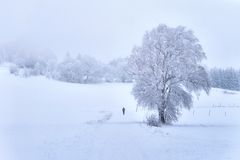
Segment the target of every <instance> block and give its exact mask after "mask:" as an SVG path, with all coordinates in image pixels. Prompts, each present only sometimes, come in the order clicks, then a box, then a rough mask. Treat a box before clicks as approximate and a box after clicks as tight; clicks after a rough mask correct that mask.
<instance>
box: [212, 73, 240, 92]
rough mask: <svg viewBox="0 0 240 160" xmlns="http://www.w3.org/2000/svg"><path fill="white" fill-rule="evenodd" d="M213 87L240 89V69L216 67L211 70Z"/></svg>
mask: <svg viewBox="0 0 240 160" xmlns="http://www.w3.org/2000/svg"><path fill="white" fill-rule="evenodd" d="M209 76H210V80H211V84H212V87H215V88H222V89H229V90H236V91H239V90H240V70H236V69H233V68H227V69H220V68H214V69H211V70H210V72H209Z"/></svg>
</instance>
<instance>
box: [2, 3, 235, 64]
mask: <svg viewBox="0 0 240 160" xmlns="http://www.w3.org/2000/svg"><path fill="white" fill-rule="evenodd" d="M239 16H240V1H238V0H218V1H215V0H211V1H208V0H198V1H190V0H181V1H178V0H169V1H163V0H148V1H146V0H141V1H139V0H132V1H131V2H130V1H128V0H121V1H120V0H119V1H111V0H102V1H97V0H89V1H80V0H65V1H64V0H51V1H49V0H21V1H19V0H7V1H4V0H1V1H0V35H1V36H0V45H2V46H4V45H9V44H11V45H17V46H21V47H25V48H31V49H35V50H47V51H48V52H49V51H51V52H54V53H55V54H56V55H57V56H58V57H59V58H61V57H63V56H64V55H65V54H66V52H70V53H71V54H72V55H77V54H78V53H81V54H86V55H90V56H93V57H95V58H97V59H100V60H101V61H104V62H108V61H110V60H111V59H113V58H118V57H126V56H128V55H130V54H131V51H132V48H133V46H134V45H140V44H141V40H142V36H143V35H144V33H145V32H146V31H147V30H151V29H152V28H154V27H156V26H157V25H158V24H161V23H164V24H167V25H169V26H172V27H175V26H178V25H182V26H186V27H187V28H189V29H191V30H193V31H194V33H195V35H196V36H197V37H198V38H199V40H200V43H201V44H202V46H203V48H204V51H205V52H206V55H207V57H208V59H207V60H206V61H205V64H206V65H207V66H209V67H214V66H216V67H230V66H232V67H235V68H240V63H239V62H238V61H239V59H240V45H239V39H240V31H239V28H240V21H239Z"/></svg>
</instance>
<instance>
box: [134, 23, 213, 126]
mask: <svg viewBox="0 0 240 160" xmlns="http://www.w3.org/2000/svg"><path fill="white" fill-rule="evenodd" d="M204 58H206V56H205V53H204V52H203V49H202V47H201V45H200V44H199V41H198V39H197V38H196V37H195V36H194V35H193V32H192V31H190V30H186V29H185V27H181V26H179V27H176V28H170V27H168V26H166V25H159V26H158V27H157V28H154V29H153V30H152V31H150V32H147V33H146V34H145V35H144V38H143V42H142V45H141V46H139V47H135V48H134V49H133V54H132V55H131V57H130V61H129V63H130V64H131V66H132V70H131V72H132V73H133V75H134V79H135V84H134V87H133V91H132V93H133V95H134V96H135V98H136V100H137V102H138V104H139V105H140V106H143V107H148V108H150V109H157V111H158V116H159V117H158V118H159V125H160V124H162V123H163V124H164V123H170V122H172V121H177V119H178V116H179V115H180V113H181V108H183V107H184V108H187V109H190V108H191V107H192V93H199V91H200V90H204V91H206V92H207V93H208V92H209V90H210V82H209V78H208V73H207V72H206V70H205V68H204V67H203V66H202V65H201V61H202V60H203V59H204Z"/></svg>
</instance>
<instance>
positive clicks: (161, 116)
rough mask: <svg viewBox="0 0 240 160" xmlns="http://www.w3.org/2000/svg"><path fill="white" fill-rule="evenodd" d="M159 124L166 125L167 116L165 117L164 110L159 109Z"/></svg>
mask: <svg viewBox="0 0 240 160" xmlns="http://www.w3.org/2000/svg"><path fill="white" fill-rule="evenodd" d="M158 122H159V125H161V124H165V123H166V120H165V116H164V110H162V109H160V108H158Z"/></svg>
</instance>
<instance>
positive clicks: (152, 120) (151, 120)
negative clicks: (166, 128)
mask: <svg viewBox="0 0 240 160" xmlns="http://www.w3.org/2000/svg"><path fill="white" fill-rule="evenodd" d="M146 120H147V125H149V126H154V127H158V126H159V122H158V117H157V116H156V115H155V114H151V115H149V116H147V117H146Z"/></svg>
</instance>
